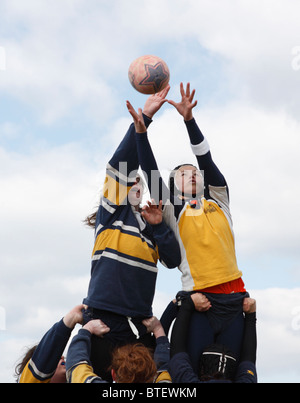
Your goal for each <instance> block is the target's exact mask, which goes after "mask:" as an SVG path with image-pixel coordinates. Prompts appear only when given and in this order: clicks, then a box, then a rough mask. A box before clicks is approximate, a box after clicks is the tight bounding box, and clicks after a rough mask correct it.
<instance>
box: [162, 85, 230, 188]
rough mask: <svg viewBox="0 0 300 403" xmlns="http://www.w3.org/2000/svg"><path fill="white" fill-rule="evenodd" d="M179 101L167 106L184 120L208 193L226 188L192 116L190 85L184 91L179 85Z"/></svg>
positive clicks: (192, 96) (192, 106)
mask: <svg viewBox="0 0 300 403" xmlns="http://www.w3.org/2000/svg"><path fill="white" fill-rule="evenodd" d="M180 93H181V101H180V102H178V103H176V102H174V101H172V100H169V101H168V102H169V104H171V105H173V106H174V107H175V108H176V109H177V111H178V113H179V114H180V115H181V116H182V117H183V118H184V122H185V124H186V127H187V130H188V134H189V138H190V142H191V147H192V151H193V153H194V155H195V156H196V158H197V161H198V165H199V169H200V170H201V171H204V184H205V187H206V190H207V191H208V186H209V185H210V186H215V187H223V186H226V181H225V178H224V176H223V175H222V173H221V172H220V171H219V169H218V167H217V166H216V164H215V163H214V162H213V159H212V156H211V153H210V148H209V144H208V142H207V140H206V138H205V137H204V136H203V134H202V132H201V130H200V129H199V127H198V125H197V123H196V121H195V119H194V116H193V109H194V108H195V106H196V105H197V101H194V97H195V90H193V91H192V92H191V90H190V83H188V84H187V86H186V90H184V87H183V83H181V84H180Z"/></svg>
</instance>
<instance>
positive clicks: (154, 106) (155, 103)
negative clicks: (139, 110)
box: [143, 85, 171, 119]
mask: <svg viewBox="0 0 300 403" xmlns="http://www.w3.org/2000/svg"><path fill="white" fill-rule="evenodd" d="M170 88H171V87H170V85H167V87H166V88H165V89H163V90H162V91H160V92H158V93H156V94H153V95H150V97H148V98H147V101H146V103H145V105H144V110H143V113H144V114H145V115H146V116H148V118H150V119H152V118H153V116H154V115H155V113H156V112H157V111H159V109H160V108H161V107H162V106H163V104H164V103H165V102H168V100H167V99H166V96H167V95H168V93H169V91H170Z"/></svg>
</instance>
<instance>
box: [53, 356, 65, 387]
mask: <svg viewBox="0 0 300 403" xmlns="http://www.w3.org/2000/svg"><path fill="white" fill-rule="evenodd" d="M66 382H67V378H66V361H65V359H64V357H61V359H60V361H59V363H58V366H57V368H56V371H55V374H54V375H53V377H52V379H51V383H66Z"/></svg>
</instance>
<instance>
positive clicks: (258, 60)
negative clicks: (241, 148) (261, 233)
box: [0, 0, 300, 123]
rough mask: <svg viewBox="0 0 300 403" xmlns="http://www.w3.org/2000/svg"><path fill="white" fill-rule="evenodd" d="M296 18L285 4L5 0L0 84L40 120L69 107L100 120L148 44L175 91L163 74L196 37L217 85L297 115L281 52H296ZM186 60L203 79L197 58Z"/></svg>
mask: <svg viewBox="0 0 300 403" xmlns="http://www.w3.org/2000/svg"><path fill="white" fill-rule="evenodd" d="M298 15H299V4H298V3H297V2H296V1H293V0H289V1H282V0H277V1H273V0H272V1H271V0H265V1H263V2H262V1H258V0H255V1H236V0H227V1H222V2H220V1H218V0H214V1H211V0H210V1H208V0H201V1H197V2H195V1H191V0H189V1H186V2H185V3H184V5H183V4H182V2H180V1H174V0H172V1H165V2H163V3H162V2H160V1H152V2H151V3H149V2H140V1H134V0H133V1H132V3H131V6H130V7H128V5H127V4H126V3H125V2H124V1H120V0H116V1H115V2H114V3H113V4H110V5H109V6H108V5H107V3H106V2H105V1H100V2H99V1H98V2H96V1H93V0H90V1H89V2H88V4H87V3H86V2H85V1H83V0H77V1H75V2H69V1H64V2H61V1H57V0H56V1H52V2H50V3H49V2H47V3H46V2H38V1H33V0H32V1H28V2H26V3H24V2H22V1H20V0H14V1H8V0H7V1H5V2H4V4H3V5H2V16H5V17H6V18H5V19H4V18H3V17H2V20H3V21H2V24H3V25H2V26H3V28H2V30H3V31H4V29H5V30H6V31H4V32H5V34H2V37H3V39H2V40H3V42H4V43H3V45H4V46H5V49H6V52H7V71H6V72H5V76H4V75H3V77H5V80H0V87H1V88H2V90H4V91H6V92H8V93H9V94H11V95H13V96H15V97H17V98H18V99H21V100H22V102H24V103H25V104H29V105H30V106H31V107H32V108H34V109H37V110H38V111H39V113H40V116H41V119H42V121H43V122H44V123H53V122H55V121H56V120H57V119H60V118H63V117H66V116H70V114H71V113H73V112H77V111H78V109H79V110H80V111H81V113H82V114H83V115H85V116H86V117H88V118H90V119H94V120H96V121H97V122H103V120H104V119H105V120H106V121H107V120H108V118H109V117H111V116H113V114H114V112H115V111H114V109H115V108H119V102H118V99H117V98H118V97H119V96H120V94H123V89H124V88H128V91H129V90H130V88H131V87H130V85H129V82H128V80H127V68H128V66H129V64H130V62H131V61H132V60H133V58H135V57H137V56H139V55H140V54H143V53H149V52H150V51H151V50H152V49H153V46H155V47H157V49H158V51H159V52H160V53H161V54H160V56H162V57H167V58H168V59H169V60H170V62H171V63H172V64H171V65H170V66H169V67H170V70H171V77H172V82H173V83H174V84H175V83H177V81H178V80H180V78H179V79H178V78H177V75H176V77H174V75H172V72H176V74H178V75H179V71H178V69H177V64H178V63H179V64H180V66H181V69H182V72H181V73H180V74H181V75H184V66H185V64H186V63H189V62H190V57H191V55H189V54H187V52H186V46H187V45H186V44H187V43H188V41H189V40H193V41H194V40H195V39H196V40H198V43H199V48H198V49H197V48H195V49H194V52H196V53H195V54H196V55H197V53H199V58H201V57H200V56H201V53H202V52H203V48H204V49H206V50H207V51H208V52H210V54H211V55H215V56H216V57H219V58H220V57H222V60H223V62H224V68H225V69H226V76H225V78H224V80H226V83H225V82H224V83H223V84H222V85H223V86H225V87H226V88H227V87H228V91H230V94H231V96H232V95H233V94H234V93H235V95H234V96H235V97H238V98H239V99H243V98H246V99H249V100H251V101H252V102H253V103H255V104H257V105H260V106H261V107H265V108H271V109H273V108H276V109H277V110H280V109H281V108H285V109H286V110H287V111H288V112H290V113H292V114H294V116H296V117H297V111H298V110H299V94H298V92H297V91H296V89H295V88H297V86H298V85H299V82H300V74H297V72H296V71H295V70H293V68H292V66H291V63H292V55H291V51H292V49H293V48H294V47H295V46H297V45H299V44H298V41H299V36H298ZM8 21H9V24H8ZM12 27H13V28H12ZM179 27H180V28H179ZM0 32H1V31H0ZM175 44H176V51H175V50H174V49H175V47H174V45H175ZM225 62H226V63H225ZM193 63H195V64H196V65H197V69H198V70H199V71H200V73H201V74H204V73H203V72H201V66H199V65H198V63H197V57H194V59H193ZM225 66H226V67H225ZM193 74H194V77H191V78H190V79H191V80H193V79H194V80H195V81H196V80H197V77H198V76H199V73H197V72H194V73H193ZM206 75H207V77H208V72H206ZM174 80H175V81H174ZM229 83H230V85H229ZM127 86H128V87H127Z"/></svg>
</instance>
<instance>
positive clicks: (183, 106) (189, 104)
mask: <svg viewBox="0 0 300 403" xmlns="http://www.w3.org/2000/svg"><path fill="white" fill-rule="evenodd" d="M195 92H196V90H193V91H192V92H191V89H190V83H187V86H186V90H184V87H183V83H180V93H181V102H174V101H171V100H169V101H168V103H169V104H171V105H173V106H174V107H175V108H176V109H177V111H178V112H179V113H180V115H182V116H183V118H184V120H185V121H188V120H191V119H193V108H195V106H196V105H197V101H195V102H193V100H194V96H195Z"/></svg>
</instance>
